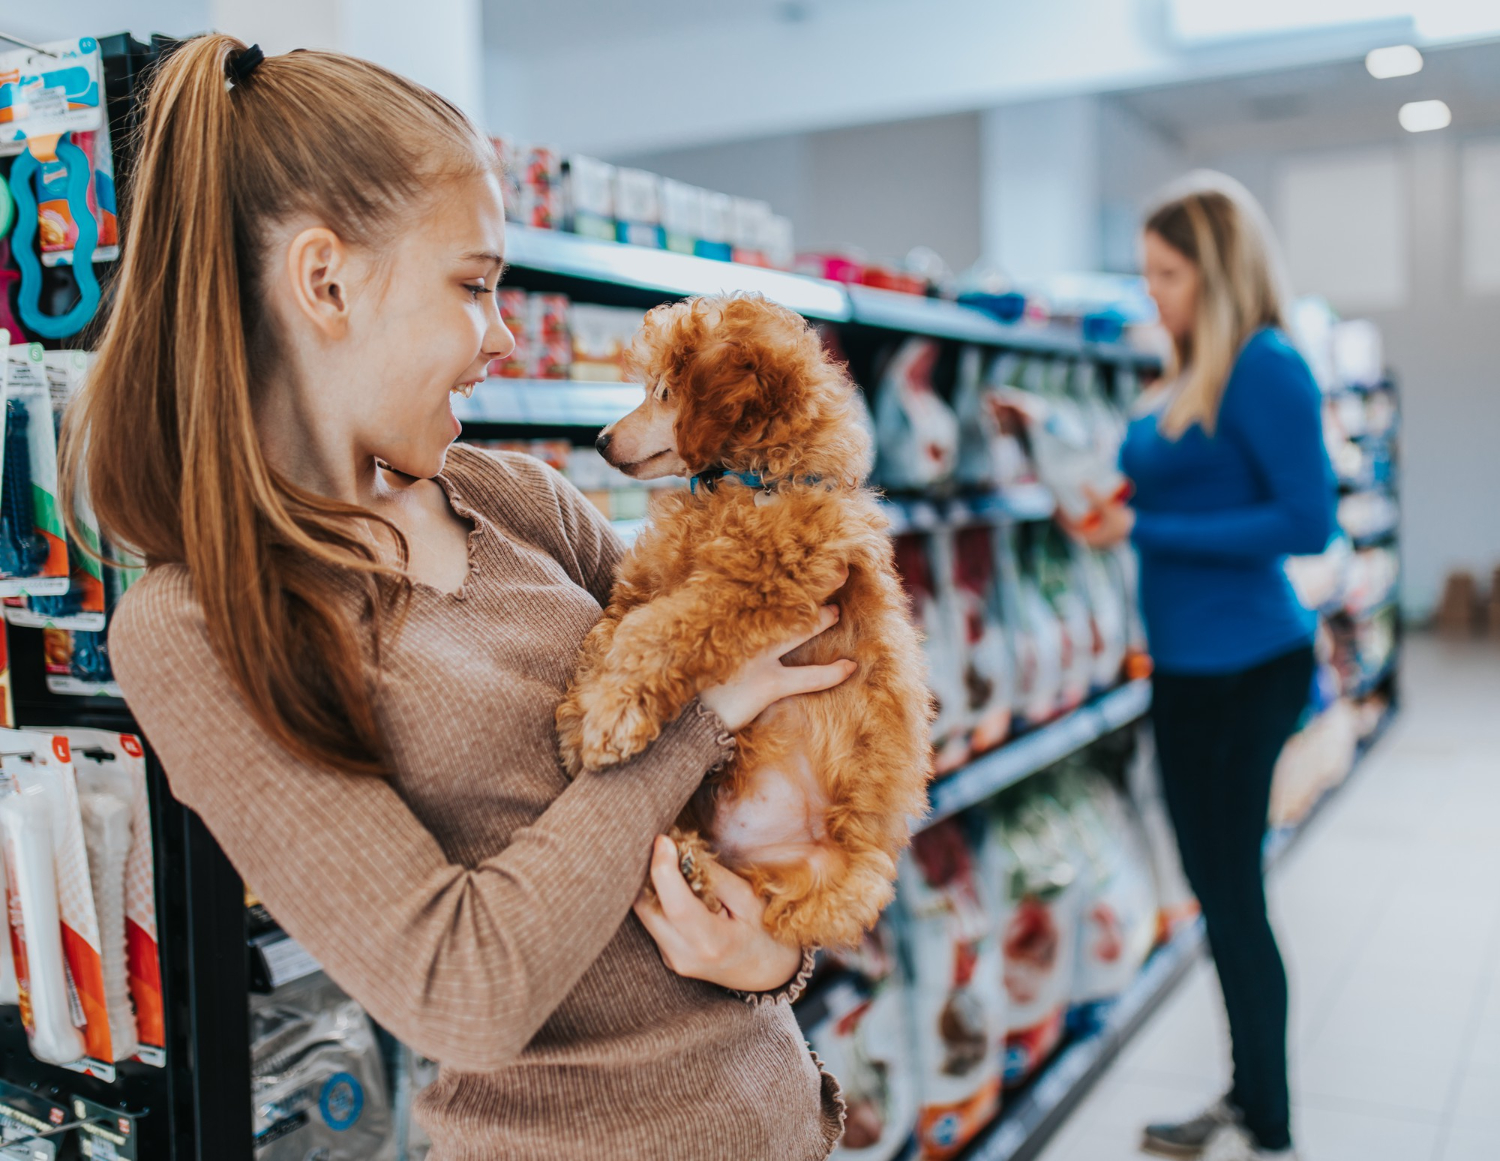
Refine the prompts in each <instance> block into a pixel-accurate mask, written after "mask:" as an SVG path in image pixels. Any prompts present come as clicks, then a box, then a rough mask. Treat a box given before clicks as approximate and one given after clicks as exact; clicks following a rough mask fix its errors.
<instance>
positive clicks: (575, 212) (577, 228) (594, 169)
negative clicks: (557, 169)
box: [562, 154, 615, 242]
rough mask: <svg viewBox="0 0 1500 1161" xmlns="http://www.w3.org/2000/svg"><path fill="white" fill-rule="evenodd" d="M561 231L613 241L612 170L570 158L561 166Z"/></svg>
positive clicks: (606, 164)
mask: <svg viewBox="0 0 1500 1161" xmlns="http://www.w3.org/2000/svg"><path fill="white" fill-rule="evenodd" d="M562 206H563V218H562V220H563V229H565V230H570V231H572V232H573V233H575V234H580V235H582V236H583V237H585V238H597V239H598V240H600V241H602V242H613V241H614V240H615V167H614V166H612V165H610V164H609V162H607V161H599V160H597V159H595V158H592V157H584V156H581V155H579V154H573V155H572V156H570V157H567V158H565V159H564V160H563V164H562Z"/></svg>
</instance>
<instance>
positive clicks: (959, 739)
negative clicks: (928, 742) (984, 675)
mask: <svg viewBox="0 0 1500 1161" xmlns="http://www.w3.org/2000/svg"><path fill="white" fill-rule="evenodd" d="M895 548H896V571H897V572H899V573H900V574H901V583H902V585H903V587H904V588H905V589H906V596H907V600H908V601H909V602H910V603H911V611H912V619H913V620H914V621H915V622H916V624H917V628H918V629H919V630H920V631H921V633H922V649H923V652H924V653H925V654H926V655H927V667H928V676H927V681H928V686H929V688H930V690H931V692H932V698H933V701H934V702H935V704H936V706H937V719H936V721H934V722H933V724H932V740H933V745H934V746H935V747H936V749H937V760H936V764H935V771H936V772H937V773H939V774H942V773H946V772H950V771H952V770H955V769H957V768H958V767H959V766H960V765H962V764H963V761H964V759H965V758H966V757H967V756H968V743H967V741H966V739H965V738H964V736H963V730H964V717H965V714H964V707H965V705H966V704H967V701H968V699H967V696H966V695H965V692H964V681H963V659H962V654H961V652H960V650H959V634H958V632H957V618H956V617H955V615H954V609H953V605H952V603H951V600H948V601H945V600H944V599H943V597H944V594H943V593H942V592H941V591H940V589H939V587H938V583H937V575H938V569H937V568H935V567H934V559H933V555H934V549H933V538H932V537H931V536H929V535H926V534H923V533H908V534H907V535H904V536H898V537H896V544H895ZM949 559H950V560H951V557H950V558H949ZM948 575H950V576H951V575H952V573H951V566H950V569H949V571H948Z"/></svg>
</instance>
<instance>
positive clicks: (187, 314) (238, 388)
mask: <svg viewBox="0 0 1500 1161" xmlns="http://www.w3.org/2000/svg"><path fill="white" fill-rule="evenodd" d="M244 49H245V45H244V44H243V43H241V42H240V41H238V40H235V39H234V38H232V37H228V36H204V37H201V38H199V39H196V40H192V41H189V42H188V43H186V44H185V45H183V46H182V47H181V48H179V49H177V50H176V51H175V52H173V53H172V55H171V56H170V57H169V58H167V59H166V60H165V61H164V62H163V63H162V64H161V66H160V68H159V71H158V73H157V75H156V77H155V78H154V80H153V81H152V83H151V87H150V91H149V94H148V96H147V99H146V105H145V110H144V119H143V122H142V124H141V127H140V130H139V133H138V136H137V140H136V145H137V148H138V150H139V157H138V161H137V164H136V166H135V169H134V173H133V179H132V182H131V185H130V188H129V190H128V191H127V194H128V196H127V205H126V207H125V213H124V237H125V243H126V249H125V257H124V262H123V269H122V270H121V272H120V277H119V279H118V281H117V282H116V284H115V288H114V299H113V307H112V309H111V311H110V314H109V318H108V320H107V322H106V323H105V325H104V330H103V337H102V340H101V341H100V344H99V352H98V357H97V358H96V360H95V362H94V364H93V367H92V369H91V372H90V374H89V377H88V379H87V381H86V384H85V387H84V390H83V392H82V394H81V396H80V397H79V399H78V400H77V401H76V402H75V404H74V405H73V406H72V407H71V408H70V410H69V414H68V416H67V423H66V427H65V430H64V433H63V441H62V475H63V482H64V485H65V487H68V488H69V489H70V490H71V488H72V487H73V486H75V485H77V484H79V482H80V481H82V480H84V479H87V481H88V489H89V495H90V497H91V499H92V502H93V506H94V510H95V511H96V512H97V513H98V516H99V524H100V527H101V529H102V530H103V532H104V534H105V535H106V536H107V537H108V538H109V539H110V540H111V541H112V542H114V543H115V544H118V545H122V546H128V547H129V548H130V549H132V550H134V551H135V552H136V553H138V554H140V555H141V556H143V557H144V558H145V560H146V562H147V564H148V565H158V564H165V563H179V564H183V565H186V566H187V569H188V571H189V573H190V574H191V576H192V581H193V590H194V594H195V596H196V597H197V600H198V601H199V603H200V604H201V605H202V608H203V615H204V618H205V620H206V622H207V628H208V638H209V642H210V644H211V646H212V648H213V651H214V653H215V655H216V656H217V657H218V660H219V662H220V663H221V664H222V665H223V667H224V669H225V671H226V673H227V674H228V676H229V678H230V680H231V681H232V682H233V683H234V685H235V687H236V689H237V690H238V691H239V693H240V695H241V697H243V699H244V701H245V704H246V706H247V707H248V709H249V710H250V712H251V714H253V715H254V717H255V719H256V720H257V722H259V724H260V725H261V726H262V727H263V728H264V729H265V730H266V731H267V732H268V733H269V734H270V735H271V736H272V737H274V738H276V739H277V740H278V741H279V742H280V743H281V744H282V745H283V746H285V747H286V748H287V749H288V750H290V751H291V752H292V753H294V754H297V755H299V756H300V757H303V758H305V759H308V760H310V761H312V762H314V763H316V764H318V765H320V766H324V767H333V768H338V769H342V770H349V771H359V772H370V773H380V772H385V771H387V770H388V769H389V758H388V753H387V749H386V746H385V744H384V742H383V739H382V736H381V730H380V727H379V723H378V719H377V716H376V712H375V705H374V698H373V688H372V677H371V674H370V673H369V671H368V670H367V668H366V663H367V661H368V660H370V659H371V654H370V652H369V650H370V647H371V645H372V643H374V644H376V645H378V641H379V636H380V629H381V626H382V623H396V622H398V621H399V617H400V614H401V612H402V610H403V609H404V608H405V604H406V601H407V600H408V599H409V597H410V592H411V589H410V582H409V580H408V579H407V577H406V574H405V572H404V571H403V569H402V568H401V567H393V566H391V565H389V564H387V563H384V562H383V561H382V560H381V558H380V555H379V554H378V552H377V551H376V550H375V549H374V548H373V547H372V546H371V545H370V543H369V541H368V539H367V536H365V535H361V523H362V522H365V521H370V522H375V523H377V524H382V525H384V526H385V528H386V530H387V532H388V533H389V534H390V535H391V536H392V537H393V538H394V540H395V543H396V546H397V556H398V560H399V562H400V563H401V564H404V562H405V555H406V544H405V541H404V539H403V538H402V537H401V535H400V533H399V531H398V530H397V529H396V528H395V527H394V526H392V525H390V524H389V522H387V521H382V520H380V518H378V517H376V516H375V515H374V514H373V513H370V512H368V511H366V510H364V509H363V508H360V507H358V506H356V505H351V504H346V503H342V502H339V501H337V500H332V499H329V498H327V497H324V496H319V495H316V494H314V493H312V492H309V491H307V490H306V489H304V488H299V487H297V486H296V485H294V484H293V483H291V482H290V481H288V480H286V479H284V478H283V477H281V476H280V475H278V474H277V473H276V472H275V471H274V470H273V469H272V468H271V466H270V465H269V464H268V463H267V462H266V459H265V456H264V455H263V454H262V451H261V446H260V441H259V439H258V438H257V434H256V427H255V420H254V403H255V398H256V392H257V387H258V385H259V384H261V383H263V382H264V381H265V379H266V377H267V376H269V375H271V374H275V373H278V372H280V371H282V370H284V355H283V350H282V346H283V344H282V336H281V335H279V334H278V333H277V332H278V327H277V325H276V321H275V320H274V319H273V318H272V317H271V312H270V311H269V310H267V309H266V308H265V306H264V303H263V301H262V298H263V293H262V288H263V283H264V279H265V267H266V266H267V265H268V264H269V262H270V261H271V259H272V256H271V255H269V254H268V253H267V252H266V251H267V248H268V242H269V236H270V232H271V230H272V228H273V227H274V226H275V225H276V224H277V223H279V222H284V221H287V220H289V219H291V218H293V217H294V216H295V215H299V214H308V215H311V216H313V217H316V218H317V219H318V220H319V221H321V222H323V223H326V224H327V225H329V226H330V227H332V228H333V229H335V230H336V231H337V232H338V234H339V235H340V236H341V237H342V238H344V239H345V240H346V241H348V242H349V243H350V244H352V245H359V246H384V245H389V244H390V241H389V240H390V238H391V237H392V236H393V234H394V233H395V232H396V231H397V230H398V229H399V228H400V226H401V224H402V223H403V222H405V221H409V220H414V219H415V217H416V216H417V214H418V213H420V211H421V210H422V209H423V208H424V206H425V204H426V201H427V199H428V198H430V196H431V194H432V191H433V190H434V189H435V188H436V187H437V186H438V185H439V184H440V183H444V182H446V181H447V180H448V179H453V178H460V177H464V176H468V175H480V174H483V173H486V172H493V171H494V170H495V168H496V167H497V166H498V163H497V161H496V160H495V155H494V150H493V149H491V148H490V147H489V145H488V144H487V143H486V142H485V141H484V139H483V138H482V137H481V136H480V135H479V134H478V132H477V131H476V130H475V129H474V127H473V126H472V125H471V124H470V122H469V121H468V119H467V118H466V117H465V116H464V115H463V113H461V112H460V111H459V110H458V109H457V108H455V107H454V106H452V105H451V104H449V103H448V102H447V101H445V100H444V99H443V98H441V97H439V96H438V95H437V94H435V93H433V92H431V91H430V90H428V89H425V88H423V87H422V86H420V85H418V84H415V83H413V82H412V81H409V80H406V79H405V78H403V77H400V76H397V75H396V74H395V73H392V72H389V71H387V70H385V69H383V68H380V67H379V66H377V65H374V64H371V63H369V62H368V61H363V60H358V59H355V58H353V57H347V56H341V55H338V54H336V53H326V52H301V51H299V52H291V53H287V54H285V55H282V56H274V57H270V58H268V59H266V60H265V61H264V62H263V63H261V64H260V65H259V67H258V68H256V69H255V70H254V71H253V73H252V74H251V75H250V76H249V77H248V78H247V79H245V80H242V81H237V82H235V83H234V84H232V85H231V84H230V83H229V82H228V79H227V76H228V74H227V71H226V70H227V66H228V63H229V61H230V60H231V59H232V54H235V53H238V52H242V51H243V50H244ZM63 507H64V511H65V512H70V513H71V512H72V510H73V505H72V502H71V501H68V502H67V503H65V504H64V506H63ZM345 582H352V583H353V584H354V585H355V586H356V588H357V590H358V591H359V592H360V593H362V596H361V597H358V598H356V600H355V602H354V603H352V604H351V602H350V599H349V595H348V593H347V592H341V591H340V590H341V589H346V588H347V584H346V583H345ZM361 605H362V606H363V608H362V610H361ZM374 660H376V661H377V663H378V649H377V651H376V653H375V656H374ZM226 760H229V761H232V760H233V759H232V756H228V755H226Z"/></svg>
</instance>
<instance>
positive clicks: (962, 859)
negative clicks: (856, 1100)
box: [897, 818, 1007, 1158]
mask: <svg viewBox="0 0 1500 1161" xmlns="http://www.w3.org/2000/svg"><path fill="white" fill-rule="evenodd" d="M971 832H972V833H971ZM983 841H984V840H983V835H982V834H981V833H978V832H975V831H974V828H973V827H971V826H969V825H968V822H967V820H963V819H961V818H949V819H944V820H943V821H942V822H939V823H937V824H936V825H935V826H932V827H929V828H928V829H926V830H924V831H921V832H920V833H919V834H917V835H916V837H915V838H913V840H912V844H911V848H910V849H909V850H908V851H907V852H906V853H905V854H903V855H902V858H901V874H900V889H899V892H898V895H897V898H898V902H899V906H900V911H899V919H900V922H901V923H902V924H903V925H904V928H905V931H904V934H905V936H906V939H905V943H906V946H907V947H908V948H909V949H910V954H911V960H912V1005H911V1007H912V1012H913V1018H912V1026H913V1031H914V1033H915V1042H916V1059H917V1065H918V1068H919V1070H920V1074H921V1081H920V1092H921V1101H922V1103H921V1107H920V1109H919V1111H918V1114H917V1139H918V1141H919V1143H920V1149H921V1155H922V1157H923V1158H947V1157H953V1156H955V1155H957V1154H958V1153H959V1152H960V1151H961V1150H962V1149H963V1147H964V1146H965V1145H966V1144H968V1142H969V1141H971V1140H973V1138H974V1137H975V1135H976V1134H977V1133H978V1132H979V1131H980V1130H981V1129H983V1128H984V1127H985V1125H987V1124H988V1123H989V1122H990V1121H991V1120H992V1119H993V1118H994V1117H995V1115H996V1114H997V1113H998V1112H999V1111H1000V1081H1001V1051H1002V1048H1003V1046H1004V1041H1005V1027H1006V1023H1007V1021H1006V1001H1005V990H1004V988H1003V986H1002V984H1001V976H1002V970H1003V969H1002V966H1001V958H1000V945H999V942H998V940H997V938H996V932H995V927H994V923H993V920H992V918H991V914H990V908H989V905H988V892H987V888H986V886H985V884H984V882H983V881H982V877H981V874H980V871H979V864H980V861H981V860H982V859H983V858H985V856H984V854H983V852H982V845H983Z"/></svg>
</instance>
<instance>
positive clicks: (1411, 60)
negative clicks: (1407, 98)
mask: <svg viewBox="0 0 1500 1161" xmlns="http://www.w3.org/2000/svg"><path fill="white" fill-rule="evenodd" d="M1365 68H1367V69H1368V70H1369V71H1370V75H1371V76H1372V77H1374V78H1375V79H1376V80H1378V81H1383V80H1386V79H1387V78H1389V77H1409V76H1411V75H1412V73H1419V72H1421V71H1422V54H1421V53H1420V52H1418V51H1417V50H1416V49H1415V48H1414V47H1413V46H1412V45H1409V44H1393V45H1391V46H1390V47H1389V48H1377V49H1374V50H1372V51H1371V52H1370V53H1369V54H1368V55H1367V56H1366V57H1365Z"/></svg>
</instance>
